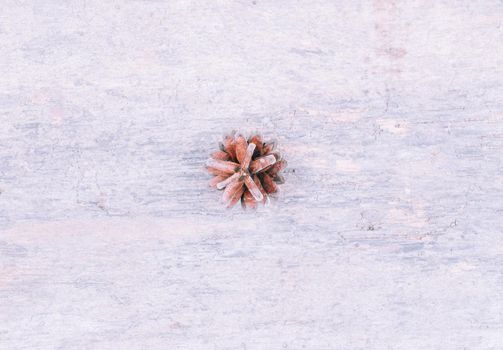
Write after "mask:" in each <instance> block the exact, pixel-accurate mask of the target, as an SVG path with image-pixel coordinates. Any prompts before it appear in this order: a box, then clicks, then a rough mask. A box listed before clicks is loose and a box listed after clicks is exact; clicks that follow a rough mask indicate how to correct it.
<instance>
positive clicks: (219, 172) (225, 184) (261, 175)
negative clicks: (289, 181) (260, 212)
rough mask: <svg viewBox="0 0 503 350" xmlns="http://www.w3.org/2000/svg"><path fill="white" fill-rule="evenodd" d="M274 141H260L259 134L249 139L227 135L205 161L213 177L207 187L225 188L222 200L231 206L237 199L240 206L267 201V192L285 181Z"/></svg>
mask: <svg viewBox="0 0 503 350" xmlns="http://www.w3.org/2000/svg"><path fill="white" fill-rule="evenodd" d="M275 146H276V144H275V143H274V142H263V141H262V137H261V136H260V135H257V134H255V135H253V136H251V137H250V138H249V139H248V141H247V140H246V139H245V138H244V137H243V136H242V135H240V134H236V135H234V133H232V134H231V135H227V136H226V137H225V138H224V142H223V143H221V144H220V150H219V151H216V152H213V153H212V154H211V158H210V159H208V161H207V162H206V166H207V168H208V172H209V173H210V174H212V175H215V177H214V178H213V179H212V180H211V182H210V186H211V187H216V188H217V189H219V190H223V189H224V188H225V190H224V193H223V196H222V198H223V201H224V203H225V204H226V205H227V207H229V208H231V207H233V206H234V205H235V204H236V203H237V202H238V201H239V200H241V204H242V206H243V208H253V209H254V208H256V207H257V203H259V202H262V203H264V204H265V203H266V201H267V198H268V195H269V194H271V193H275V192H277V191H278V185H277V184H282V183H283V182H284V179H283V176H282V175H281V174H280V172H281V171H282V170H283V169H285V167H286V161H285V160H282V159H281V156H280V154H279V153H278V152H276V151H274V148H275Z"/></svg>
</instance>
